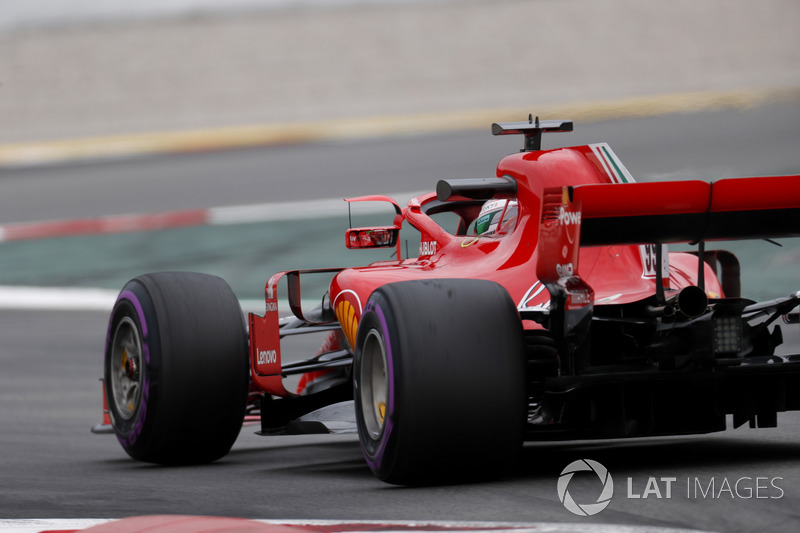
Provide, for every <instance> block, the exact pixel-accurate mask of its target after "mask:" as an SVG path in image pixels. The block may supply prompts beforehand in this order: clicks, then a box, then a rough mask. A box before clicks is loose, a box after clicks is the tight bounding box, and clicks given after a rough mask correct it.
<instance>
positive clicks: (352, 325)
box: [335, 298, 359, 346]
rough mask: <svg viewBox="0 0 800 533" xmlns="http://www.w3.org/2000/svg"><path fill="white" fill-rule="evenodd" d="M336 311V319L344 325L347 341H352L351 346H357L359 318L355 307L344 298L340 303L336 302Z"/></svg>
mask: <svg viewBox="0 0 800 533" xmlns="http://www.w3.org/2000/svg"><path fill="white" fill-rule="evenodd" d="M335 312H336V319H337V320H338V321H339V324H341V325H342V331H343V332H344V336H345V337H347V342H349V343H350V346H355V345H356V332H357V331H358V318H359V317H358V315H357V314H356V309H355V307H353V304H351V303H350V302H349V301H347V300H346V299H344V298H343V299H342V300H341V301H340V302H339V303H338V304H336V309H335Z"/></svg>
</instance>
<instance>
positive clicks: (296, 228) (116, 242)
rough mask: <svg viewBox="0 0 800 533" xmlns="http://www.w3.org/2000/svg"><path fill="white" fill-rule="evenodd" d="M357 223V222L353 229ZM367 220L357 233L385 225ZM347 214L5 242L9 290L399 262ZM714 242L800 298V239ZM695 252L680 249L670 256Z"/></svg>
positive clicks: (770, 294) (407, 232)
mask: <svg viewBox="0 0 800 533" xmlns="http://www.w3.org/2000/svg"><path fill="white" fill-rule="evenodd" d="M354 222H355V221H354ZM386 223H387V221H386V217H385V216H379V215H371V216H363V217H361V218H360V219H359V220H358V221H357V223H354V225H358V226H368V225H382V224H386ZM347 227H348V220H347V216H343V217H331V218H317V219H310V220H291V221H271V222H262V223H248V224H231V225H219V226H197V227H188V228H175V229H168V230H160V231H148V232H135V233H120V234H114V235H89V236H78V237H62V238H55V239H42V240H31V241H18V242H4V243H0V285H12V286H39V287H91V288H101V289H111V290H118V289H120V288H122V286H123V285H124V284H125V283H126V282H127V281H128V280H129V279H131V278H133V277H135V276H137V275H140V274H144V273H147V272H157V271H175V270H184V271H194V272H204V273H208V274H215V275H217V276H220V277H222V278H224V279H225V280H226V281H227V282H228V283H229V284H230V285H231V287H232V288H233V290H234V292H235V293H236V295H237V296H238V297H239V298H240V299H242V300H250V299H253V300H260V299H262V298H263V295H264V284H265V283H266V281H267V279H268V278H269V277H270V276H271V275H272V274H274V273H275V272H279V271H282V270H292V269H314V268H332V267H348V266H359V265H365V264H368V263H370V262H373V261H378V260H386V259H392V258H393V255H394V249H380V250H348V249H347V248H346V247H345V244H344V233H345V230H346V229H347ZM401 241H402V248H403V254H404V255H406V249H407V250H408V251H409V252H410V253H411V255H413V256H415V255H416V253H417V250H418V247H419V234H418V233H417V232H416V231H415V230H413V228H410V227H408V225H405V226H404V228H403V231H402V232H401ZM781 244H783V246H782V247H779V246H776V245H775V244H773V243H771V242H767V241H763V240H760V241H738V242H720V243H707V245H706V249H707V250H712V249H726V250H729V251H731V252H733V253H734V254H736V256H737V257H738V258H739V261H740V263H741V279H742V293H743V295H744V296H745V297H748V298H751V299H754V300H764V299H769V298H776V297H780V296H785V295H787V294H789V293H791V292H794V291H797V290H800V279H799V278H800V277H799V276H798V275H797V273H798V268H797V266H798V264H800V239H782V240H781ZM678 249H687V247H686V246H683V247H678V246H672V247H670V250H678ZM328 279H329V277H327V276H307V277H304V278H303V287H302V288H303V297H304V298H309V299H317V298H319V297H321V295H322V293H323V292H324V291H325V290H326V288H327V283H328Z"/></svg>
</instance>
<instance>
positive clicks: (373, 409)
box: [360, 329, 389, 440]
mask: <svg viewBox="0 0 800 533" xmlns="http://www.w3.org/2000/svg"><path fill="white" fill-rule="evenodd" d="M386 369H387V364H386V346H385V345H384V343H383V338H382V337H381V335H380V333H378V330H376V329H371V330H370V331H369V332H368V333H367V336H366V338H365V339H364V348H363V358H362V363H361V376H360V378H361V380H360V381H361V410H362V413H363V414H362V418H363V421H364V425H365V427H366V429H367V432H368V433H369V435H370V437H372V438H373V439H376V440H377V439H378V437H380V435H381V433H382V432H383V427H384V424H385V422H386V407H387V404H388V400H389V379H388V376H387V371H386Z"/></svg>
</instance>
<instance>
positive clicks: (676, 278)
mask: <svg viewBox="0 0 800 533" xmlns="http://www.w3.org/2000/svg"><path fill="white" fill-rule="evenodd" d="M497 176H498V178H505V179H508V178H511V180H513V181H514V182H515V183H516V194H515V195H514V196H515V197H516V198H517V199H518V203H519V214H518V222H517V224H516V227H515V228H514V229H513V231H511V232H510V233H509V234H507V235H503V236H499V237H497V236H492V237H482V236H476V235H467V234H466V233H464V234H453V233H450V232H448V231H446V230H445V229H444V228H443V227H442V226H441V225H440V224H439V223H437V222H436V221H435V220H434V218H432V216H430V215H429V214H428V213H426V208H428V207H430V206H431V205H433V204H434V203H436V202H439V200H438V199H437V194H436V193H429V194H425V195H422V196H418V197H416V198H413V199H412V200H410V201H409V203H408V205H407V206H406V207H405V208H403V209H402V220H404V221H406V222H408V224H410V225H411V226H412V227H414V228H415V229H417V230H418V231H419V232H420V234H421V243H420V253H419V257H416V258H407V259H403V260H398V261H385V262H379V263H373V264H371V265H368V266H364V267H358V268H347V269H344V270H341V271H340V272H338V274H336V275H335V277H334V278H333V281H332V282H331V285H330V291H329V298H330V303H331V306H332V308H333V310H334V312H335V316H336V319H337V320H338V322H339V324H340V326H341V328H342V331H343V332H344V335H345V337H346V338H347V340H348V342H349V343H350V346H351V347H354V346H355V338H356V332H357V330H358V323H359V320H360V317H361V313H362V311H363V306H364V305H365V303H366V301H367V299H368V298H369V296H370V294H371V293H372V292H373V291H374V290H375V289H376V288H377V287H379V286H381V285H384V284H387V283H392V282H396V281H405V280H412V279H424V278H478V279H490V280H493V281H496V282H498V283H500V284H501V285H503V286H504V287H505V288H506V289H507V290H508V292H509V294H510V295H511V297H512V298H513V300H514V301H515V302H516V303H517V305H518V308H519V309H520V310H524V309H530V308H537V307H539V308H540V307H543V306H544V307H546V306H547V305H548V304H549V302H550V298H551V296H550V293H549V291H548V290H545V284H547V283H558V282H559V280H567V279H571V280H572V281H571V284H572V285H573V286H572V287H569V289H570V290H569V292H570V294H571V295H572V296H571V300H570V303H568V306H570V305H571V306H573V307H580V306H582V305H585V304H588V303H596V304H597V305H602V304H603V303H611V302H613V303H614V304H624V303H629V302H635V301H638V300H642V299H644V298H647V297H649V296H652V295H654V294H655V293H656V283H657V279H658V276H657V275H656V269H657V268H658V265H656V253H655V245H638V244H625V243H620V244H617V243H615V244H611V245H601V246H591V247H582V248H581V247H579V245H580V227H581V221H582V220H586V219H587V218H592V217H596V218H603V219H606V218H609V217H613V216H619V215H620V214H622V215H623V218H624V217H625V216H630V224H632V225H636V224H638V221H637V216H645V215H655V214H665V213H666V214H673V215H681V214H691V213H704V212H705V211H706V210H707V209H708V207H709V195H708V194H709V193H708V191H709V184H708V183H706V182H696V181H686V182H671V183H642V184H634V183H631V182H632V181H633V180H632V178H631V177H630V175H629V174H628V172H627V170H626V169H625V168H624V167H623V166H622V164H621V162H620V161H619V160H618V159H617V158H616V156H615V155H614V153H613V152H612V151H611V149H610V148H609V147H608V145H606V144H597V145H590V146H580V147H573V148H561V149H556V150H547V151H533V152H522V153H518V154H512V155H509V156H507V157H505V158H504V159H502V160H501V161H500V164H499V165H498V167H497ZM757 179H758V180H761V181H759V183H761V184H766V182H765V181H763V180H767V181H769V180H782V181H785V182H786V183H783V182H782V183H781V184H780V185H787V184H788V183H789V182H788V181H787V180H785V179H783V178H757ZM794 183H796V181H795V182H794ZM744 184H745V182H737V183H735V184H732V186H731V187H730V188H729V189H728V190H729V192H730V194H729V196H728V197H726V198H725V199H724V200H722V203H723V206H725V207H727V208H730V209H740V208H741V205H742V203H743V202H744V201H745V200H750V198H748V192H747V191H748V189H747V187H746V186H745V187H744V188H742V185H744ZM576 186H589V187H577V188H575V189H574V191H575V194H574V196H575V197H574V198H573V199H572V200H571V201H570V199H569V198H568V196H569V195H570V194H572V192H571V191H572V189H570V188H571V187H576ZM791 186H792V187H794V189H795V190H796V191H800V189H798V186H797V185H794V184H792V185H791ZM737 191H738V194H737ZM548 194H549V195H551V196H553V197H554V198H555V204H554V206H553V207H555V209H556V214H555V217H551V219H550V220H548V219H547V217H546V216H543V212H542V206H543V200H544V199H545V197H546V196H547V195H548ZM499 196H500V197H502V196H503V195H502V194H501V195H499ZM506 196H508V195H506ZM796 196H800V194H797V195H796ZM462 199H463V198H462ZM362 200H382V201H391V199H388V198H385V197H378V196H372V197H363V198H358V199H354V200H350V201H362ZM458 200H459V198H458V197H453V198H450V199H449V200H448V201H450V202H454V203H457V202H458ZM764 200H765V201H771V200H772V198H771V197H770V198H768V199H764ZM392 203H394V202H392ZM439 203H442V202H439ZM544 203H545V204H546V203H547V202H544ZM559 204H560V205H559ZM395 205H396V203H395ZM470 209H471V211H470ZM443 210H446V209H443ZM478 210H479V206H472V207H468V208H464V209H462V212H461V213H460V215H462V216H463V217H464V218H465V220H464V222H465V223H468V222H469V218H470V213H471V218H474V217H475V216H477V213H478ZM400 222H401V220H400V218H399V217H398V218H397V219H396V220H395V221H394V223H395V226H394V227H399V226H400ZM620 224H621V225H622V226H623V227H624V225H625V221H624V220H622V221H621V222H620ZM623 233H624V232H623ZM540 240H541V241H542V242H546V243H547V245H546V246H540V245H539V243H540ZM611 240H612V241H614V240H615V239H613V238H612V239H611ZM673 240H674V241H688V240H689V239H686V238H679V239H673ZM634 242H636V241H634ZM662 242H664V241H662ZM565 250H566V251H565ZM398 252H399V246H398ZM664 257H665V259H666V261H665V262H664V263H665V264H664V265H662V273H663V275H662V283H663V285H664V287H665V289H666V290H667V291H668V292H669V291H678V290H680V289H681V288H683V287H686V286H689V285H696V284H697V278H698V259H697V256H696V255H692V254H687V253H669V254H664ZM579 264H580V268H578V265H579ZM309 272H310V271H309ZM315 272H317V271H315ZM302 273H303V272H302V271H292V272H289V273H279V274H276V275H275V276H273V278H271V279H270V281H269V282H268V283H267V287H266V293H267V294H266V302H267V313H266V316H265V317H263V318H262V317H259V316H257V315H252V314H251V315H250V335H251V339H250V345H251V356H252V368H253V379H254V382H255V383H256V384H257V386H258V387H259V388H260V389H261V390H263V391H265V392H268V393H270V394H274V395H279V396H286V395H289V394H290V393H289V392H288V391H286V390H285V389H284V388H283V385H282V384H281V358H280V336H279V331H278V311H277V296H278V295H277V282H278V280H279V279H280V278H281V277H283V276H288V277H289V278H290V279H289V293H290V297H289V299H290V302H296V303H295V304H293V308H292V310H293V312H294V314H295V315H296V316H298V317H299V318H301V319H303V320H308V321H310V322H313V320H309V319H308V317H305V316H304V315H303V313H302V310H300V307H299V301H300V290H299V277H300V275H301V274H302ZM578 279H580V280H582V281H583V284H581V287H578V288H577V289H576V288H575V287H574V285H575V283H578V282H577V281H576V280H578ZM704 287H705V290H706V292H707V294H708V296H709V297H711V298H716V297H720V296H722V293H723V290H722V286H721V284H720V282H719V280H718V279H717V276H716V274H715V273H714V271H713V270H712V269H711V267H710V266H708V265H705V285H704ZM478 310H479V304H477V303H476V312H477V311H478ZM524 327H526V328H529V329H535V328H539V327H541V326H539V325H538V324H536V323H535V322H533V321H528V320H526V321H524Z"/></svg>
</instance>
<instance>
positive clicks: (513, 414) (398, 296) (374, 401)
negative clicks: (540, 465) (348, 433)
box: [353, 279, 526, 484]
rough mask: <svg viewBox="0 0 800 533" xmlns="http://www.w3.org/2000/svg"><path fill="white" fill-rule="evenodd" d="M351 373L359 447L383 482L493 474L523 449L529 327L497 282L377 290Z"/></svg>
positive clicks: (421, 283)
mask: <svg viewBox="0 0 800 533" xmlns="http://www.w3.org/2000/svg"><path fill="white" fill-rule="evenodd" d="M353 374H354V387H355V389H354V398H355V406H356V421H357V425H358V434H359V440H360V443H361V449H362V451H363V454H364V457H365V459H366V461H367V463H368V464H369V466H370V468H371V469H372V471H373V473H374V474H375V475H376V476H377V477H378V478H379V479H382V480H383V481H386V482H389V483H395V484H429V483H451V482H463V481H474V480H478V479H483V478H487V477H494V476H497V475H500V474H502V473H503V472H504V471H505V469H506V468H507V467H508V466H510V464H511V463H512V461H513V459H514V458H515V457H516V455H517V453H518V451H519V449H520V447H521V443H522V439H523V431H524V424H525V416H526V405H525V404H526V396H525V356H524V346H523V339H522V326H521V322H520V319H519V315H518V314H517V312H516V308H515V306H514V303H513V301H512V300H511V298H510V297H509V295H508V292H506V290H505V289H504V288H503V287H501V286H500V285H498V284H496V283H494V282H490V281H485V280H462V279H447V280H430V281H428V280H425V281H409V282H399V283H391V284H388V285H384V286H382V287H380V288H378V289H377V290H376V291H375V292H374V293H373V294H372V296H370V299H369V301H368V302H367V305H366V307H365V309H364V313H363V316H362V318H361V323H360V324H359V328H358V338H357V342H356V353H355V361H354V373H353Z"/></svg>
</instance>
